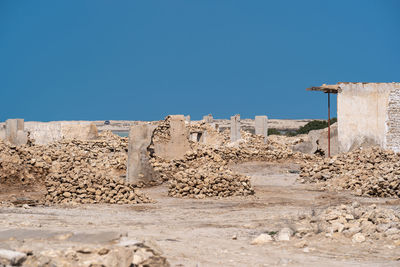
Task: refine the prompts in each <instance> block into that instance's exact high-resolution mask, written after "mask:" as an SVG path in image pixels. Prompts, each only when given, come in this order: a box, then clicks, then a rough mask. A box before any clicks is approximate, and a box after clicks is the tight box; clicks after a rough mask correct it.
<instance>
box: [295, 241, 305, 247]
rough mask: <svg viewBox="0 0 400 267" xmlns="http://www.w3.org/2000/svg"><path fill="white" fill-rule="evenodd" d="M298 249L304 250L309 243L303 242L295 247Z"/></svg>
mask: <svg viewBox="0 0 400 267" xmlns="http://www.w3.org/2000/svg"><path fill="white" fill-rule="evenodd" d="M294 246H295V247H296V248H304V247H306V246H307V242H306V241H305V240H301V241H300V242H297V243H296V244H295V245H294Z"/></svg>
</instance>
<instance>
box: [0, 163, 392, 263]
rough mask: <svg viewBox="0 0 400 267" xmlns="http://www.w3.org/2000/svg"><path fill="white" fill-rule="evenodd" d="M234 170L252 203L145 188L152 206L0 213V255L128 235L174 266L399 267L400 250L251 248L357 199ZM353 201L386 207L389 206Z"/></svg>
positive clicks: (278, 169) (322, 242) (269, 171)
mask: <svg viewBox="0 0 400 267" xmlns="http://www.w3.org/2000/svg"><path fill="white" fill-rule="evenodd" d="M234 168H235V170H237V171H240V172H242V173H246V174H248V175H251V176H252V182H253V185H254V187H255V189H256V195H255V196H254V197H247V198H229V199H219V200H217V199H212V200H191V199H174V198H170V197H168V196H167V188H166V186H161V187H154V188H150V189H146V193H147V194H148V195H150V196H151V197H152V198H153V199H155V200H156V201H157V203H155V204H142V205H134V206H132V205H130V206H119V205H82V206H77V207H67V208H66V207H32V208H30V209H24V208H17V207H2V208H0V229H1V230H0V248H18V247H26V248H30V249H32V250H41V249H43V247H49V246H51V247H53V248H59V247H70V246H85V245H89V244H101V243H109V242H113V241H114V240H116V239H118V238H119V237H120V236H121V235H128V236H129V237H132V238H135V239H138V240H142V239H144V240H147V241H148V242H150V243H153V244H155V245H156V246H158V247H159V248H161V250H162V251H163V252H164V255H165V256H166V257H167V259H168V261H169V262H170V263H171V265H172V266H400V261H397V259H398V258H399V256H400V248H398V247H394V246H389V245H387V244H380V243H379V244H378V243H371V242H369V241H367V242H364V243H362V244H357V245H354V244H352V243H351V242H349V240H343V239H336V238H332V237H323V238H318V239H315V238H310V239H308V240H307V247H306V249H304V248H298V247H296V244H297V243H298V242H299V240H296V239H295V240H293V241H287V242H272V243H268V244H265V245H261V246H254V245H250V242H251V240H252V239H254V238H255V237H256V236H258V235H259V234H261V233H264V232H271V231H278V230H279V229H281V228H282V227H284V226H290V225H291V224H292V223H293V218H294V217H296V216H297V215H299V214H301V213H303V212H309V211H310V210H311V209H322V208H326V207H328V206H331V205H337V204H343V203H351V202H352V201H353V200H354V199H355V197H353V196H351V195H349V194H347V193H327V192H321V191H317V190H315V189H314V188H313V187H312V186H308V185H299V184H296V182H295V180H296V177H297V175H298V174H296V172H297V170H298V166H296V165H295V164H290V163H286V164H269V163H257V162H255V163H246V164H241V165H239V166H234ZM289 171H290V172H289ZM357 200H358V201H359V202H361V203H371V202H373V203H377V204H379V205H387V204H386V201H387V200H379V199H371V198H370V199H366V198H357Z"/></svg>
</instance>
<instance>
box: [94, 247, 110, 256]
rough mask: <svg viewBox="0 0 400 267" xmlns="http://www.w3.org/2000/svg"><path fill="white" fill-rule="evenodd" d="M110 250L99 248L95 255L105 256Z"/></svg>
mask: <svg viewBox="0 0 400 267" xmlns="http://www.w3.org/2000/svg"><path fill="white" fill-rule="evenodd" d="M109 251H110V250H109V249H108V248H101V249H100V250H99V251H98V252H97V254H99V255H100V256H102V255H106V254H107V253H108V252H109Z"/></svg>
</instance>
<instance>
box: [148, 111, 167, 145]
mask: <svg viewBox="0 0 400 267" xmlns="http://www.w3.org/2000/svg"><path fill="white" fill-rule="evenodd" d="M170 121H171V116H167V117H166V118H165V119H164V120H162V121H159V122H158V124H157V127H156V128H155V130H154V132H153V136H152V141H153V143H165V142H168V141H169V140H170V138H171V133H170Z"/></svg>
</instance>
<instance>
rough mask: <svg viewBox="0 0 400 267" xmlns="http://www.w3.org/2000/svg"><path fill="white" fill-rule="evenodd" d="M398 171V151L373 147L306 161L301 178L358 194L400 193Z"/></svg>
mask: <svg viewBox="0 0 400 267" xmlns="http://www.w3.org/2000/svg"><path fill="white" fill-rule="evenodd" d="M399 175H400V155H399V154H396V153H394V152H393V151H390V150H383V149H381V148H378V147H370V148H366V149H358V150H355V151H353V152H349V153H346V154H340V155H337V156H334V157H332V158H331V159H329V158H326V159H323V160H319V161H317V162H314V163H308V164H304V165H303V166H302V167H301V172H300V178H299V179H300V181H301V182H303V183H319V185H320V186H321V187H322V188H324V189H328V190H351V191H352V192H353V193H354V194H356V195H359V196H361V195H363V196H374V197H400V179H399Z"/></svg>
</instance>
